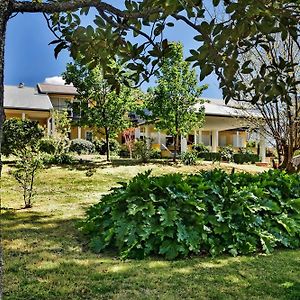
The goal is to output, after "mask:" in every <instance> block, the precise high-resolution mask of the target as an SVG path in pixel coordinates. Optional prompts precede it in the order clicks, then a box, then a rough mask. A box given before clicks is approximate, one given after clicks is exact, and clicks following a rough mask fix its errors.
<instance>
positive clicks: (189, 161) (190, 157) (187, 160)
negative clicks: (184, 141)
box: [180, 151, 197, 166]
mask: <svg viewBox="0 0 300 300" xmlns="http://www.w3.org/2000/svg"><path fill="white" fill-rule="evenodd" d="M180 159H181V161H182V163H183V164H184V165H187V166H190V165H195V164H196V161H197V154H196V152H195V151H190V152H184V153H182V154H181V156H180Z"/></svg>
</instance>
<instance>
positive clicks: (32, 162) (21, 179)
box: [11, 146, 42, 208]
mask: <svg viewBox="0 0 300 300" xmlns="http://www.w3.org/2000/svg"><path fill="white" fill-rule="evenodd" d="M16 155H17V157H18V161H17V163H16V166H15V170H13V171H11V174H12V175H13V177H14V178H15V179H16V180H17V182H18V183H19V185H20V187H21V189H22V191H23V200H24V204H25V208H30V207H31V206H32V204H31V200H32V197H33V187H34V180H35V178H36V174H37V171H38V170H39V169H40V168H41V167H42V159H41V156H40V153H39V152H37V151H34V150H33V149H32V147H28V146H26V147H24V148H23V149H19V150H18V151H16Z"/></svg>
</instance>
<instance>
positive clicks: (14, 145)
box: [1, 118, 44, 156]
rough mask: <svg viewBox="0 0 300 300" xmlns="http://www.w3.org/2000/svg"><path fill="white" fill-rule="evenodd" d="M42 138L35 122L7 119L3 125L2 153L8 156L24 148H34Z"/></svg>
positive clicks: (40, 130) (41, 130)
mask: <svg viewBox="0 0 300 300" xmlns="http://www.w3.org/2000/svg"><path fill="white" fill-rule="evenodd" d="M43 136H44V131H43V129H42V128H41V127H40V126H39V124H38V122H37V121H31V120H21V119H16V118H15V119H8V120H6V121H4V123H3V140H2V149H1V150H2V153H3V155H5V156H8V155H10V154H15V153H16V152H17V151H19V150H22V149H24V148H25V147H32V146H33V147H35V145H36V144H37V143H38V141H39V140H40V139H41V138H42V137H43Z"/></svg>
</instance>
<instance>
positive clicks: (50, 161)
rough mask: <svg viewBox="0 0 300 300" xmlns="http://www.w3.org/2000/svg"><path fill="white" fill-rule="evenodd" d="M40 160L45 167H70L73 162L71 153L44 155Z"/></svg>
mask: <svg viewBox="0 0 300 300" xmlns="http://www.w3.org/2000/svg"><path fill="white" fill-rule="evenodd" d="M42 159H43V163H44V164H45V165H71V164H73V163H74V162H75V159H74V157H73V156H72V155H71V153H56V154H48V153H44V155H43V157H42Z"/></svg>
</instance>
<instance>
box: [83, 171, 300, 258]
mask: <svg viewBox="0 0 300 300" xmlns="http://www.w3.org/2000/svg"><path fill="white" fill-rule="evenodd" d="M80 228H81V230H82V232H84V233H85V234H86V235H87V236H88V237H89V239H90V243H89V244H90V247H91V248H92V249H93V250H94V251H96V252H101V251H103V250H104V249H107V248H115V249H117V251H118V253H119V254H120V256H121V257H123V258H126V257H131V258H144V257H147V256H149V255H151V254H156V255H157V254H159V255H163V256H164V257H166V258H167V259H174V258H176V257H186V256H188V255H190V254H200V253H209V254H210V255H218V254H221V253H230V254H232V255H234V256H235V255H238V254H248V253H254V252H257V251H262V252H266V253H270V252H271V251H272V250H273V249H274V248H276V247H286V248H295V247H299V246H300V176H299V175H287V174H286V173H283V172H280V171H269V172H266V173H263V174H259V175H251V174H244V173H237V174H230V175H229V174H227V173H226V172H224V171H222V170H214V171H204V172H201V173H199V174H196V175H187V176H184V175H182V174H171V175H164V176H159V177H152V176H150V171H148V172H146V173H145V174H140V175H138V176H136V177H135V178H133V179H132V180H131V181H130V182H129V183H128V184H127V183H122V186H121V187H118V188H113V190H112V192H111V193H110V194H108V195H105V196H103V198H102V199H101V201H100V202H99V203H98V204H96V205H94V206H92V207H90V208H89V209H88V211H87V217H86V219H85V220H84V221H83V222H82V224H81V227H80Z"/></svg>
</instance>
